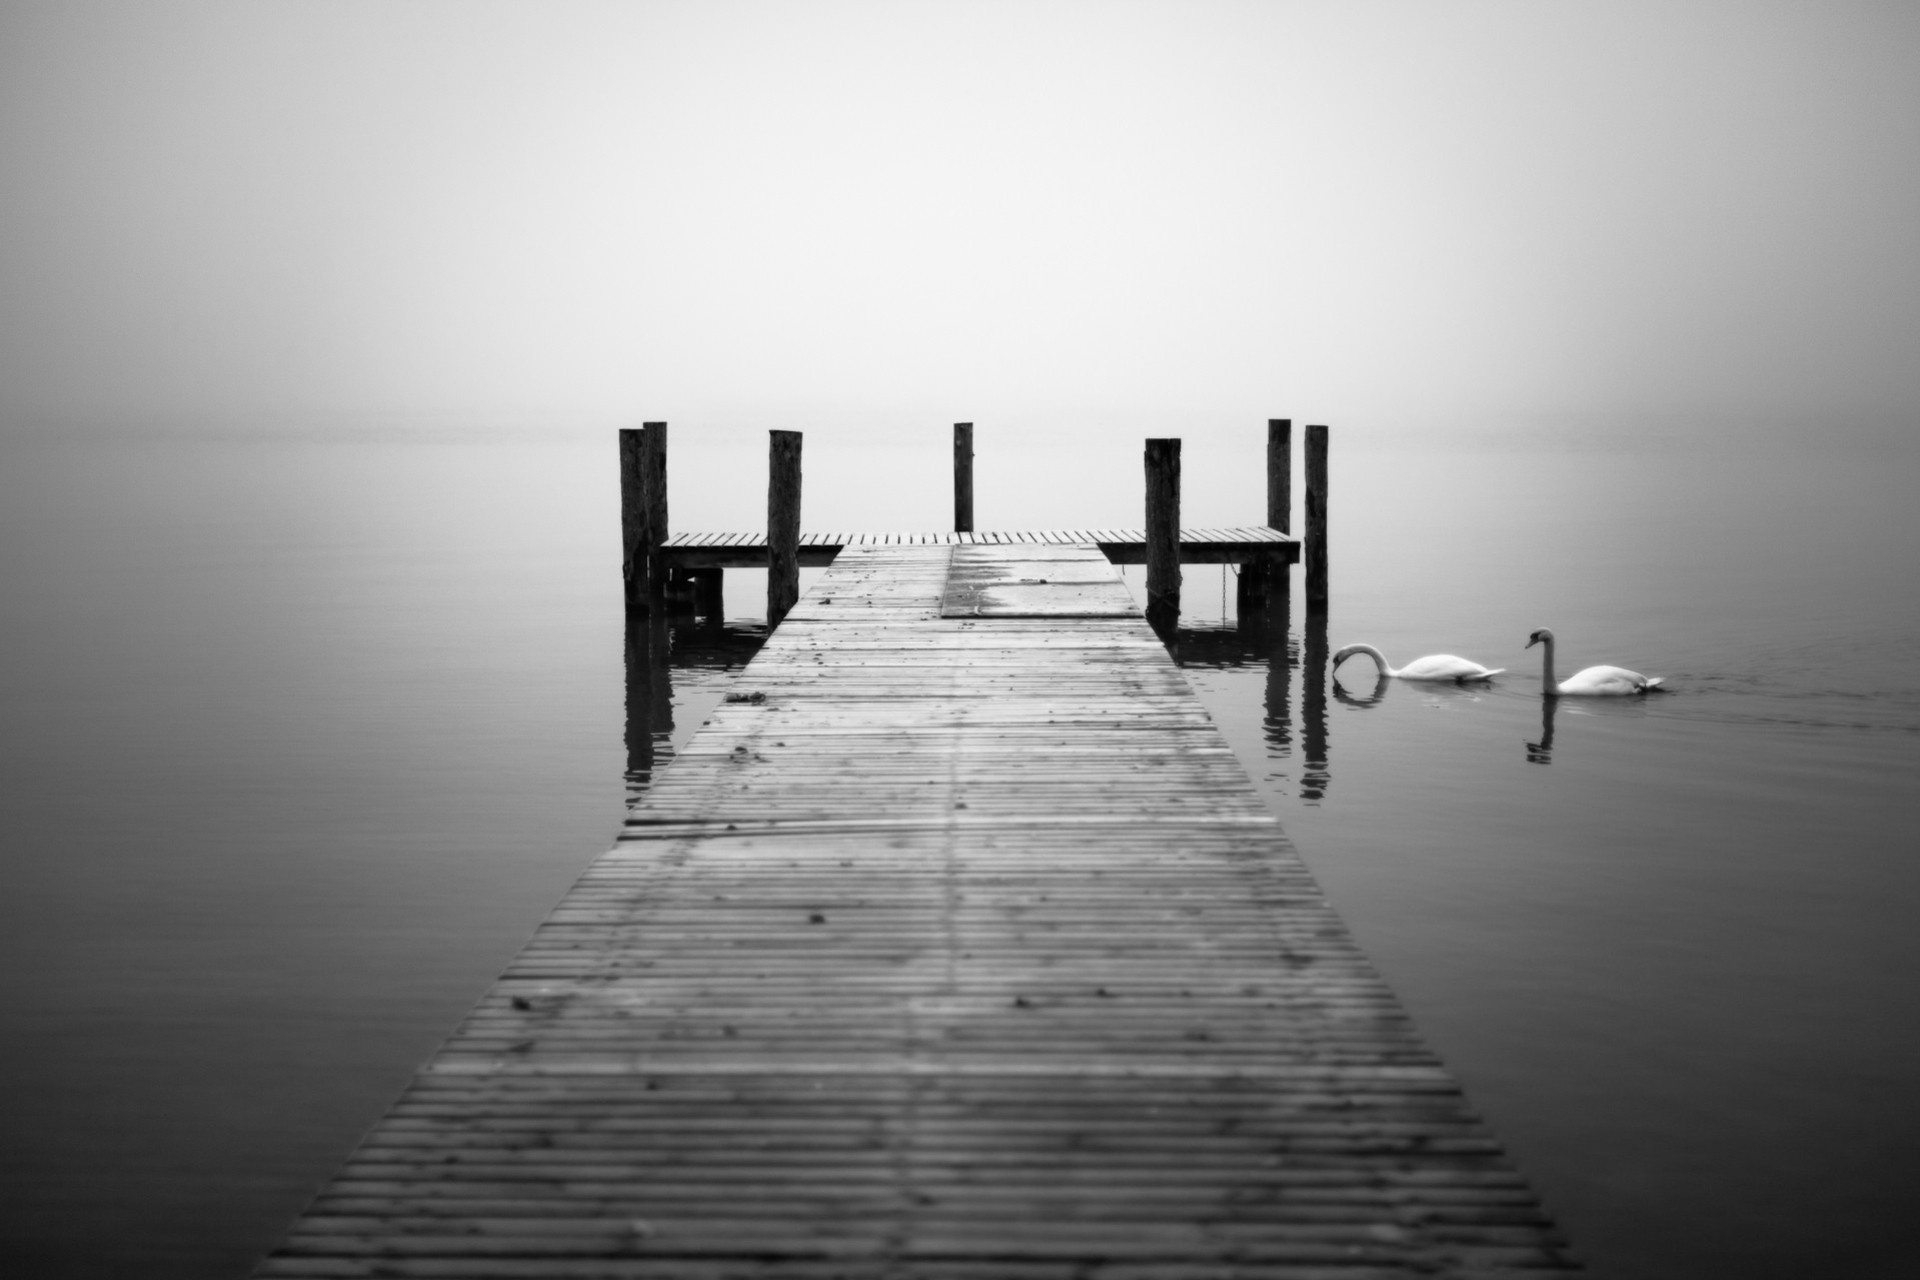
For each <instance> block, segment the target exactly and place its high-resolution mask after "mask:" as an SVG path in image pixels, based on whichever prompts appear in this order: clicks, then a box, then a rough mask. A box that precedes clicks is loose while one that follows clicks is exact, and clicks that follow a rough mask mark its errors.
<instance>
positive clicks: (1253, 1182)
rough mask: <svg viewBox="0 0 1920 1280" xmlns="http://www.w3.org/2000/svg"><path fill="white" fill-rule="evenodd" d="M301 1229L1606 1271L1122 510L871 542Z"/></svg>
mask: <svg viewBox="0 0 1920 1280" xmlns="http://www.w3.org/2000/svg"><path fill="white" fill-rule="evenodd" d="M728 698H729V700H728V701H727V703H725V704H724V705H722V706H721V707H720V708H719V709H718V710H717V711H716V712H715V713H714V714H713V716H712V717H711V719H710V721H709V722H708V723H707V724H706V726H705V727H704V728H702V729H701V730H700V731H699V732H698V733H697V734H695V735H694V737H693V738H692V740H691V742H690V743H689V745H688V746H687V747H686V748H685V749H684V750H682V751H681V752H680V754H679V755H678V757H677V758H676V759H675V760H674V762H673V763H672V765H671V766H670V767H669V768H667V769H665V770H664V771H662V773H661V774H660V775H659V776H658V777H657V779H656V780H655V781H654V783H653V785H652V787H651V789H650V791H649V792H648V794H647V796H646V798H645V799H644V801H643V802H642V803H641V804H640V805H638V806H637V807H636V808H635V810H634V811H633V814H632V818H631V821H630V822H629V824H628V825H627V827H626V829H625V830H624V831H623V833H622V835H621V838H620V840H619V843H618V844H617V845H616V846H615V847H614V849H613V850H612V851H610V852H609V853H607V854H606V855H605V856H604V857H602V858H601V859H600V860H599V861H598V862H596V863H595V864H594V866H593V867H592V868H591V869H590V870H589V871H588V872H587V873H586V874H585V875H584V876H583V878H582V879H581V880H580V882H579V884H578V885H577V886H576V887H575V888H574V889H573V890H572V892H570V893H569V894H568V896H567V897H566V899H565V900H564V901H563V902H562V903H561V905H560V906H559V908H558V909H557V910H556V911H555V912H554V913H553V915H552V917H551V918H550V919H549V920H548V921H547V922H546V923H545V924H544V925H543V926H541V928H540V930H539V931H538V932H537V933H536V934H535V935H534V937H533V939H532V940H531V941H530V942H529V943H528V944H527V947H526V949H525V950H524V951H523V952H522V953H521V954H520V956H519V958H518V959H517V960H516V961H515V962H514V963H513V965H512V967H511V968H509V969H508V971H507V972H506V974H505V975H504V976H503V977H502V978H501V979H500V981H499V982H498V983H497V984H496V986H495V987H494V988H493V989H492V990H491V991H490V992H489V993H488V994H487V996H486V997H485V998H484V999H483V1000H482V1001H481V1002H480V1004H479V1006H478V1007H477V1008H476V1009H475V1010H474V1011H473V1013H472V1015H471V1016H470V1017H469V1018H468V1019H467V1021H466V1022H465V1023H464V1024H463V1025H462V1026H461V1027H460V1028H459V1029H458V1030H457V1032H456V1033H455V1034H454V1035H453V1036H452V1038H451V1039H450V1040H449V1041H448V1042H447V1043H446V1045H445V1046H444V1048H443V1049H442V1050H441V1051H440V1053H439V1054H438V1055H437V1056H435V1057H434V1058H433V1059H432V1060H431V1061H429V1062H428V1063H427V1064H426V1065H425V1066H424V1067H423V1068H422V1069H421V1071H420V1072H419V1074H418V1076H417V1077H416V1079H415V1080H414V1082H413V1083H412V1085H411V1086H410V1087H409V1088H408V1089H407V1090H406V1092H405V1093H404V1095H403V1096H402V1097H401V1098H400V1100H399V1101H398V1103H397V1104H396V1105H395V1106H394V1107H393V1109H392V1111H391V1112H390V1113H389V1114H388V1115H387V1116H386V1117H385V1118H384V1119H383V1120H381V1121H380V1123H379V1124H378V1125H376V1126H375V1128H374V1129H373V1130H372V1131H371V1132H370V1133H369V1135H368V1136H367V1138H366V1139H365V1141H364V1142H363V1144H362V1145H361V1146H360V1148H359V1149H358V1150H357V1151H356V1152H355V1153H354V1154H353V1156H352V1157H351V1158H350V1159H349V1161H348V1162H347V1164H346V1166H345V1167H344V1168H343V1169H342V1170H341V1171H340V1173H339V1175H338V1176H337V1177H336V1178H335V1179H334V1180H333V1182H332V1183H330V1184H329V1185H328V1186H326V1187H325V1188H324V1189H323V1190H322V1191H321V1192H320V1194H319V1196H318V1197H317V1198H316V1199H315V1201H314V1202H313V1204H312V1205H311V1207H310V1208H309V1209H308V1211H307V1213H306V1214H305V1215H304V1216H303V1217H302V1218H301V1219H300V1220H299V1221H298V1222H297V1223H296V1224H295V1226H294V1227H293V1229H292V1232H291V1234H290V1235H289V1237H288V1238H287V1240H286V1241H285V1243H284V1244H283V1245H282V1246H281V1248H280V1249H279V1250H277V1251H276V1252H275V1253H274V1254H272V1255H271V1256H270V1257H269V1258H268V1259H267V1260H266V1261H265V1262H264V1263H263V1264H262V1265H261V1268H260V1271H259V1274H260V1275H262V1276H273V1277H319V1276H421V1277H425V1276H433V1277H468V1276H470V1277H481V1276H488V1277H503V1276H514V1277H536V1276H539V1277H546V1276H553V1277H561V1276H565V1277H588V1276H593V1277H632V1278H638V1277H687V1278H690V1280H702V1278H717V1277H820V1278H825V1277H863V1278H867V1277H870V1278H873V1280H880V1278H883V1277H884V1278H889V1280H891V1278H895V1277H927V1278H929V1280H933V1278H941V1280H947V1278H951V1280H990V1278H991V1280H1051V1278H1058V1280H1145V1278H1148V1277H1166V1278H1169V1280H1175V1278H1177V1280H1202V1278H1208V1280H1212V1278H1219V1280H1225V1278H1227V1277H1297V1278H1304V1277H1325V1278H1332V1277H1338V1278H1339V1280H1365V1278H1369V1277H1388V1276H1399V1277H1405V1276H1413V1275H1422V1276H1434V1275H1440V1276H1484V1275H1489V1274H1497V1275H1501V1276H1513V1275H1526V1274H1530V1273H1535V1272H1540V1273H1544V1272H1549V1271H1553V1272H1559V1271H1563V1270H1565V1269H1567V1268H1569V1267H1571V1266H1572V1264H1571V1263H1570V1262H1569V1261H1568V1259H1567V1256H1566V1254H1565V1253H1564V1251H1563V1246H1562V1245H1561V1243H1560V1242H1559V1240H1558V1238H1557V1237H1556V1235H1555V1234H1554V1232H1553V1229H1552V1227H1551V1225H1550V1224H1549V1223H1548V1222H1547V1221H1546V1220H1545V1219H1544V1217H1543V1216H1542V1214H1541V1211H1540V1208H1539V1206H1538V1204H1537V1202H1536V1201H1535V1199H1534V1197H1533V1195H1532V1194H1531V1193H1530V1191H1529V1190H1528V1188H1527V1187H1526V1185H1525V1183H1524V1182H1523V1180H1522V1179H1521V1178H1520V1177H1519V1176H1518V1174H1517V1173H1516V1172H1515V1171H1514V1169H1513V1168H1512V1166H1511V1164H1510V1163H1509V1162H1508V1160H1507V1159H1506V1158H1505V1157H1504V1155H1503V1154H1502V1152H1501V1151H1500V1149H1499V1147H1498V1145H1497V1144H1496V1142H1495V1141H1494V1140H1493V1139H1492V1138H1491V1137H1490V1136H1489V1135H1488V1134H1487V1132H1486V1131H1485V1130H1484V1129H1483V1128H1482V1127H1481V1126H1480V1125H1479V1124H1478V1123H1477V1121H1476V1120H1475V1118H1474V1116H1473V1115H1472V1113H1471V1111H1470V1110H1469V1108H1468V1106H1467V1104H1466V1102H1465V1101H1464V1099H1463V1098H1462V1096H1461V1093H1460V1091H1459V1088H1458V1087H1457V1085H1456V1084H1455V1083H1454V1081H1453V1080H1452V1079H1451V1078H1450V1077H1449V1075H1448V1074H1447V1072H1446V1071H1445V1069H1444V1068H1443V1067H1442V1066H1441V1065H1440V1063H1439V1062H1438V1061H1437V1060H1436V1059H1435V1057H1434V1055H1433V1054H1432V1053H1431V1052H1430V1051H1429V1050H1428V1049H1427V1048H1426V1047H1425V1046H1424V1045H1423V1044H1422V1043H1421V1041H1420V1040H1419V1038H1418V1036H1417V1035H1416V1034H1415V1032H1414V1030H1413V1029H1412V1027H1411V1026H1410V1025H1409V1023H1408V1020H1407V1018H1406V1016H1405V1014H1404V1012H1403V1011H1402V1010H1401V1008H1400V1007H1399V1005H1398V1004H1397V1003H1396V1001H1395V1000H1394V998H1393V996H1392V994H1391V993H1390V992H1389V991H1388V990H1387V989H1386V987H1385V986H1384V985H1383V984H1382V983H1381V981H1380V980H1379V978H1378V977H1377V976H1376V975H1375V973H1374V972H1373V969H1372V968H1371V966H1370V965H1369V964H1368V962H1367V961H1366V959H1365V958H1364V957H1363V956H1362V955H1361V954H1360V952H1359V951H1358V950H1357V948H1356V947H1355V945H1354V942H1353V940H1352V939H1351V937H1350V936H1349V935H1348V933H1347V931H1346V930H1345V928H1344V927H1343V926H1342V925H1341V923H1340V922H1339V920H1338V919H1337V918H1336V917H1335V916H1334V915H1333V913H1332V912H1331V911H1330V910H1329V908H1328V906H1327V904H1326V902H1325V901H1324V899H1323V898H1322V896H1321V894H1320V891H1319V890H1318V888H1317V887H1316V886H1315V885H1314V883H1313V881H1312V879H1311V878H1310V877H1309V876H1308V874H1307V872H1306V871H1305V869H1304V868H1303V867H1302V865H1301V863H1300V861H1299V859H1298V858H1297V856H1296V855H1295V853H1294V852H1293V850H1292V848H1291V847H1290V846H1289V845H1288V843H1287V841H1286V839H1285V837H1284V836H1283V835H1282V834H1281V832H1280V830H1279V829H1278V826H1277V824H1276V822H1275V820H1274V818H1273V817H1272V815H1271V814H1270V813H1268V812H1267V810H1266V809H1265V807H1264V806H1263V804H1262V803H1261V800H1260V798H1259V797H1258V795H1257V794H1256V793H1255V791H1254V789H1253V787H1252V785H1251V783H1250V782H1249V780H1248V777H1247V774H1246V772H1245V771H1244V770H1243V769H1242V768H1241V766H1240V765H1239V763H1238V762H1237V761H1236V760H1235V758H1234V757H1233V755H1232V753H1231V752H1230V751H1229V750H1228V748H1227V746H1226V744H1225V742H1224V740H1223V739H1222V738H1221V736H1220V734H1219V732H1218V731H1217V730H1216V728H1215V727H1214V726H1213V724H1212V722H1211V721H1210V720H1209V718H1208V716H1207V714H1206V713H1205V711H1204V710H1203V709H1202V708H1201V707H1200V705H1199V703H1198V702H1197V700H1196V699H1195V698H1194V696H1193V694H1192V692H1191V690H1190V688H1189V687H1188V685H1187V683H1186V680H1185V677H1184V676H1183V675H1182V673H1181V672H1180V671H1179V669H1178V668H1177V667H1176V666H1175V665H1174V664H1173V662H1172V661H1171V660H1170V659H1169V657H1168V655H1167V652H1166V650H1165V648H1164V647H1163V646H1162V645H1161V643H1160V642H1159V641H1158V640H1157V639H1155V637H1154V635H1153V633H1152V632H1151V631H1150V630H1149V629H1148V627H1147V626H1146V624H1145V623H1144V621H1143V620H1142V619H1141V617H1140V615H1139V611H1138V610H1137V609H1136V608H1134V606H1133V605H1132V603H1131V601H1130V599H1129V598H1128V597H1127V595H1126V593H1125V590H1124V588H1123V587H1122V586H1121V585H1120V584H1119V583H1118V581H1117V578H1116V575H1115V573H1114V571H1113V570H1112V568H1111V567H1109V566H1108V564H1107V563H1106V560H1105V558H1104V557H1103V556H1102V555H1101V554H1100V553H1099V552H1098V551H1096V550H1094V549H1093V547H1092V546H1090V545H1086V544H1081V545H1078V546H1075V545H1060V544H1044V543H1027V544H1020V545H1005V544H1001V545H992V544H974V545H960V546H953V545H937V544H917V543H895V544H886V543H881V544H860V543H854V544H851V545H848V546H847V547H846V549H845V550H844V551H843V552H842V553H841V554H840V555H839V557H838V559H837V560H836V561H835V563H834V565H833V568H832V570H831V571H830V572H829V573H828V574H826V575H825V576H824V577H823V578H822V579H821V581H820V582H818V583H817V584H816V585H815V587H814V589H813V590H812V591H810V592H809V593H808V594H807V595H806V596H805V597H804V598H802V600H801V601H800V603H799V605H798V606H797V607H796V608H795V609H794V610H793V612H792V613H791V614H790V615H789V616H788V617H787V619H786V621H785V622H784V623H783V624H782V625H781V626H780V627H779V629H778V630H777V631H776V632H775V633H774V635H773V636H772V637H771V638H770V639H769V641H768V642H767V644H766V646H765V647H764V648H763V649H762V650H761V652H760V653H759V655H758V656H756V657H755V659H754V660H753V662H752V663H751V664H750V665H749V666H747V667H746V668H745V669H744V670H743V671H742V672H741V673H740V675H739V676H738V677H737V679H736V692H734V693H732V694H729V695H728Z"/></svg>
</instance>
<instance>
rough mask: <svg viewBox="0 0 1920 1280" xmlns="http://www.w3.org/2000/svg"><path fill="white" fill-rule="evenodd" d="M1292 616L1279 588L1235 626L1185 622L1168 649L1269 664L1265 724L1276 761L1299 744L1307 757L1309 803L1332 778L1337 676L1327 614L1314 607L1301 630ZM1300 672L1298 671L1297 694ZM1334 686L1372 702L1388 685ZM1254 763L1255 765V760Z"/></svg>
mask: <svg viewBox="0 0 1920 1280" xmlns="http://www.w3.org/2000/svg"><path fill="white" fill-rule="evenodd" d="M1291 623H1292V617H1291V600H1290V593H1289V592H1287V591H1286V590H1280V591H1276V592H1274V593H1273V594H1272V595H1271V596H1269V597H1268V598H1267V599H1266V601H1265V602H1264V603H1263V604H1255V605H1253V606H1251V607H1247V608H1244V609H1243V610H1242V611H1241V613H1240V616H1239V618H1238V620H1237V623H1236V624H1235V625H1233V626H1226V627H1188V628H1181V629H1180V630H1179V631H1177V632H1176V633H1175V635H1174V637H1173V639H1172V641H1171V643H1169V645H1168V649H1169V651H1170V652H1171V653H1172V654H1173V658H1174V661H1175V662H1177V663H1179V664H1180V665H1181V666H1182V667H1186V668H1189V669H1196V668H1213V669H1229V668H1247V667H1264V668H1265V669H1266V679H1265V681H1264V694H1263V697H1264V706H1263V708H1262V718H1261V732H1262V736H1263V737H1264V738H1265V740H1266V749H1267V750H1266V754H1267V757H1268V759H1269V760H1270V761H1275V762H1289V763H1290V762H1291V761H1292V760H1293V759H1294V758H1295V756H1296V746H1297V747H1298V752H1297V754H1298V756H1299V758H1300V762H1301V764H1300V775H1299V779H1298V786H1299V796H1300V799H1301V801H1302V802H1303V803H1305V804H1308V805H1317V804H1318V803H1319V802H1320V800H1321V799H1323V798H1324V797H1325V796H1326V793H1327V788H1328V787H1329V786H1331V785H1332V782H1333V770H1332V764H1331V745H1330V743H1331V738H1330V734H1329V730H1328V717H1327V692H1328V686H1329V684H1330V683H1331V681H1330V678H1329V675H1328V671H1327V658H1328V653H1327V620H1326V617H1325V615H1315V614H1309V615H1308V616H1307V617H1306V618H1305V619H1304V620H1303V626H1302V631H1301V632H1300V633H1298V634H1296V633H1295V632H1293V631H1292V630H1291ZM1295 672H1298V673H1299V677H1300V688H1299V692H1298V694H1297V695H1296V694H1295V692H1294V675H1295ZM1332 690H1333V696H1334V697H1335V698H1338V699H1339V700H1340V701H1341V702H1343V703H1346V704H1348V705H1353V706H1366V705H1371V704H1372V703H1374V702H1376V701H1378V700H1379V696H1380V694H1381V692H1382V690H1381V688H1379V687H1376V688H1375V689H1374V691H1373V693H1372V694H1371V695H1369V696H1367V697H1364V698H1356V697H1354V696H1352V695H1350V694H1348V693H1347V692H1346V691H1345V690H1343V689H1342V688H1341V687H1340V686H1339V685H1338V684H1337V683H1333V684H1332ZM1296 703H1297V705H1298V710H1299V718H1298V720H1297V721H1296V720H1295V716H1294V711H1295V706H1296ZM1248 763H1249V767H1253V765H1252V762H1248Z"/></svg>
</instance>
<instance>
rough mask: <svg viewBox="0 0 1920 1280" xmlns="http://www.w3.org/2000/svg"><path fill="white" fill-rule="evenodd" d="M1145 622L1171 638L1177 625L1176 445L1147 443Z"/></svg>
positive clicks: (1159, 441)
mask: <svg viewBox="0 0 1920 1280" xmlns="http://www.w3.org/2000/svg"><path fill="white" fill-rule="evenodd" d="M1146 461H1147V621H1148V622H1149V623H1151V624H1152V626H1153V629H1154V630H1155V631H1158V632H1160V634H1161V635H1162V636H1171V635H1172V634H1173V629H1174V627H1175V626H1176V625H1178V623H1179V621H1180V441H1179V440H1177V439H1155V440H1148V441H1147V455H1146Z"/></svg>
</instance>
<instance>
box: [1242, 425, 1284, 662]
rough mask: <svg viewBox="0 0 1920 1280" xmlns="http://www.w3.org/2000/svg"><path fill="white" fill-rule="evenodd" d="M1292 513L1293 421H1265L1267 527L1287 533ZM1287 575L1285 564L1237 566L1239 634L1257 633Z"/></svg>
mask: <svg viewBox="0 0 1920 1280" xmlns="http://www.w3.org/2000/svg"><path fill="white" fill-rule="evenodd" d="M1292 510H1293V419H1292V418H1268V419H1267V527H1268V528H1269V529H1278V530H1279V531H1280V532H1281V533H1286V532H1288V531H1289V530H1290V527H1291V526H1290V524H1289V521H1290V519H1291V512H1292ZM1289 577H1290V572H1289V568H1288V565H1287V563H1286V561H1284V560H1278V559H1271V560H1249V561H1247V562H1246V563H1245V564H1243V565H1241V566H1240V593H1239V597H1238V602H1237V603H1238V608H1239V620H1240V626H1241V629H1242V630H1247V631H1258V630H1260V629H1262V627H1263V626H1264V623H1263V622H1262V621H1261V620H1260V618H1259V615H1260V614H1261V613H1262V612H1263V611H1264V610H1265V609H1266V608H1267V601H1268V600H1269V599H1270V598H1272V597H1273V596H1274V595H1275V594H1278V595H1280V596H1282V597H1284V596H1285V595H1286V594H1287V589H1288V586H1289V581H1288V579H1289Z"/></svg>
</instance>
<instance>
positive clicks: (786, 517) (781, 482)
mask: <svg viewBox="0 0 1920 1280" xmlns="http://www.w3.org/2000/svg"><path fill="white" fill-rule="evenodd" d="M767 435H768V437H769V440H768V445H767V629H768V630H772V629H773V628H775V627H777V626H779V625H780V620H781V619H782V618H785V617H786V616H787V611H788V610H789V609H791V608H793V606H794V603H795V602H796V601H798V600H799V599H800V433H799V432H798V431H769V432H768V433H767Z"/></svg>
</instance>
